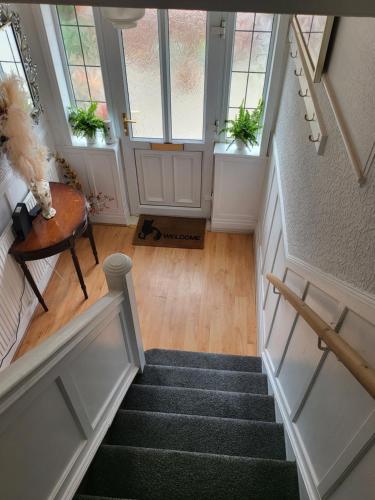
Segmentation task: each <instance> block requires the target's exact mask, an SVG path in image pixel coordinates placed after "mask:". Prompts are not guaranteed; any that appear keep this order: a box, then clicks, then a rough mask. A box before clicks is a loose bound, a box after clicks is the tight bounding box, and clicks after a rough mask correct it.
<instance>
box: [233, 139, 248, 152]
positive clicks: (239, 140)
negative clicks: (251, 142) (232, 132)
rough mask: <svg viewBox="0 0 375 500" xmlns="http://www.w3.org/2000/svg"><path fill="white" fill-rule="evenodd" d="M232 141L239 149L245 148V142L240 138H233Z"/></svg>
mask: <svg viewBox="0 0 375 500" xmlns="http://www.w3.org/2000/svg"><path fill="white" fill-rule="evenodd" d="M234 143H235V145H236V148H237V149H239V150H240V151H241V150H243V149H246V148H247V146H246V144H245V143H244V142H242V141H241V139H235V141H234Z"/></svg>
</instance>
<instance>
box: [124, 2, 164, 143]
mask: <svg viewBox="0 0 375 500" xmlns="http://www.w3.org/2000/svg"><path fill="white" fill-rule="evenodd" d="M122 39H123V45H124V54H125V66H126V77H127V83H128V93H129V101H130V110H131V117H132V119H133V120H136V121H137V123H134V124H133V126H132V131H133V136H134V137H145V138H156V139H158V138H162V137H163V123H162V106H161V83H160V60H159V39H158V21H157V11H156V10H155V9H146V13H145V16H144V17H143V18H142V19H140V20H139V21H138V22H137V26H136V27H135V28H132V29H128V30H122Z"/></svg>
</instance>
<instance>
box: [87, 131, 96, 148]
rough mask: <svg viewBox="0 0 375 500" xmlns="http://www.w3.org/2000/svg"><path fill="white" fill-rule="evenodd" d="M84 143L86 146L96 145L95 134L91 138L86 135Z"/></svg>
mask: <svg viewBox="0 0 375 500" xmlns="http://www.w3.org/2000/svg"><path fill="white" fill-rule="evenodd" d="M86 143H87V145H88V146H93V145H94V144H96V133H95V134H94V135H93V136H92V137H89V136H88V135H86Z"/></svg>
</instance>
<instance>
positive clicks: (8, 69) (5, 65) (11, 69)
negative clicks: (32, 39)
mask: <svg viewBox="0 0 375 500" xmlns="http://www.w3.org/2000/svg"><path fill="white" fill-rule="evenodd" d="M1 68H2V70H3V71H4V73H5V74H6V75H7V76H10V75H16V76H18V71H17V66H16V63H9V62H2V63H1Z"/></svg>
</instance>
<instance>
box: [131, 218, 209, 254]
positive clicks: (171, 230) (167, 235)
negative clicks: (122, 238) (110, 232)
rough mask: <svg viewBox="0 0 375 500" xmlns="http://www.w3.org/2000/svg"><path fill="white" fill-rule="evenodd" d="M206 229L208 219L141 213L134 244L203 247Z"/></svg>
mask: <svg viewBox="0 0 375 500" xmlns="http://www.w3.org/2000/svg"><path fill="white" fill-rule="evenodd" d="M205 230H206V219H190V218H189V217H166V216H162V215H160V216H159V215H140V216H139V220H138V224H137V229H136V231H135V234H134V238H133V245H140V246H147V247H169V248H200V249H202V248H203V247H204V235H205Z"/></svg>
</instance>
